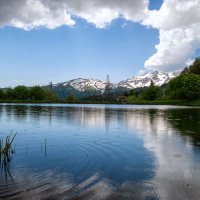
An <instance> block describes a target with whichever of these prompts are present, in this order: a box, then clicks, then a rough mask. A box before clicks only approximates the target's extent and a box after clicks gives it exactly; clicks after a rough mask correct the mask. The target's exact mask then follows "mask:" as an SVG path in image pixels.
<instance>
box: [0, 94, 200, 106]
mask: <svg viewBox="0 0 200 200" xmlns="http://www.w3.org/2000/svg"><path fill="white" fill-rule="evenodd" d="M0 103H16V104H18V103H27V104H47V103H48V104H65V103H71V104H125V105H126V104H127V105H178V106H200V99H197V100H172V99H162V100H154V101H146V100H141V99H138V98H137V99H136V98H131V96H130V97H128V98H127V102H114V101H82V102H81V101H79V102H73V103H72V102H66V101H62V100H59V101H45V100H43V101H27V100H25V101H23V100H0Z"/></svg>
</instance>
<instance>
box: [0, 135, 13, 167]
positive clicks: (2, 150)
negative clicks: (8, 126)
mask: <svg viewBox="0 0 200 200" xmlns="http://www.w3.org/2000/svg"><path fill="white" fill-rule="evenodd" d="M16 135H17V133H15V134H14V135H13V136H12V132H11V133H10V134H9V135H8V136H6V138H5V141H4V140H3V138H0V163H1V165H2V164H8V163H9V162H10V161H11V159H12V155H13V154H14V153H15V147H13V141H14V139H15V137H16Z"/></svg>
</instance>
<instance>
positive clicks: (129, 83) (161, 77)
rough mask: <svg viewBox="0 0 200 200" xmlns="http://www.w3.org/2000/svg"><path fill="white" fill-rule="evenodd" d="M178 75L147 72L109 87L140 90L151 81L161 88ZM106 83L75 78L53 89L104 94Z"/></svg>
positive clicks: (176, 73)
mask: <svg viewBox="0 0 200 200" xmlns="http://www.w3.org/2000/svg"><path fill="white" fill-rule="evenodd" d="M179 74H180V71H177V72H169V73H167V72H158V71H154V72H149V73H145V74H142V75H138V76H134V77H132V78H129V79H127V80H124V81H121V82H119V83H117V84H115V83H110V86H111V87H112V88H113V89H116V88H119V87H123V88H126V89H134V88H140V87H147V86H149V85H150V84H151V81H153V82H154V84H155V85H157V86H161V85H163V84H166V83H168V82H169V81H170V80H171V79H172V78H174V77H176V76H178V75H179ZM107 84H108V83H107V82H106V81H102V80H98V79H94V78H90V79H85V78H77V79H73V80H70V81H67V82H63V83H58V84H54V85H53V87H58V86H61V87H68V86H70V87H72V88H74V89H76V90H78V91H80V92H84V91H88V90H90V91H92V90H94V91H100V92H102V93H103V92H104V90H105V87H106V85H107Z"/></svg>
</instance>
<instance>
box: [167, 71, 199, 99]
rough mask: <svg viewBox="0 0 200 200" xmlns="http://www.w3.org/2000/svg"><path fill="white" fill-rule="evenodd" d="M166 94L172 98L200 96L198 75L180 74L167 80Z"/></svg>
mask: <svg viewBox="0 0 200 200" xmlns="http://www.w3.org/2000/svg"><path fill="white" fill-rule="evenodd" d="M167 94H168V95H169V96H170V97H171V98H173V99H195V98H200V76H199V75H195V74H188V75H183V74H181V75H180V76H178V77H176V78H174V79H172V80H171V81H170V82H169V84H168V86H167Z"/></svg>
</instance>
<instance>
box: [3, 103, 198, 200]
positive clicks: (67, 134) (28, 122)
mask: <svg viewBox="0 0 200 200" xmlns="http://www.w3.org/2000/svg"><path fill="white" fill-rule="evenodd" d="M11 130H13V133H15V132H17V136H16V139H15V141H14V144H15V145H16V147H15V148H16V153H15V154H14V156H13V158H12V160H11V162H10V165H9V168H8V169H7V170H6V171H5V170H2V169H1V175H0V199H34V200H35V199H52V200H53V199H74V200H75V199H76V200H77V199H87V200H90V199H94V200H98V199H112V200H113V199H116V200H124V199H125V200H126V199H127V200H128V199H131V200H132V199H136V200H138V199H148V200H149V199H166V200H175V199H176V200H179V199H180V200H183V199H192V200H199V199H200V108H188V107H176V106H133V105H14V104H0V137H1V138H5V136H6V135H7V134H9V133H10V132H11Z"/></svg>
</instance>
